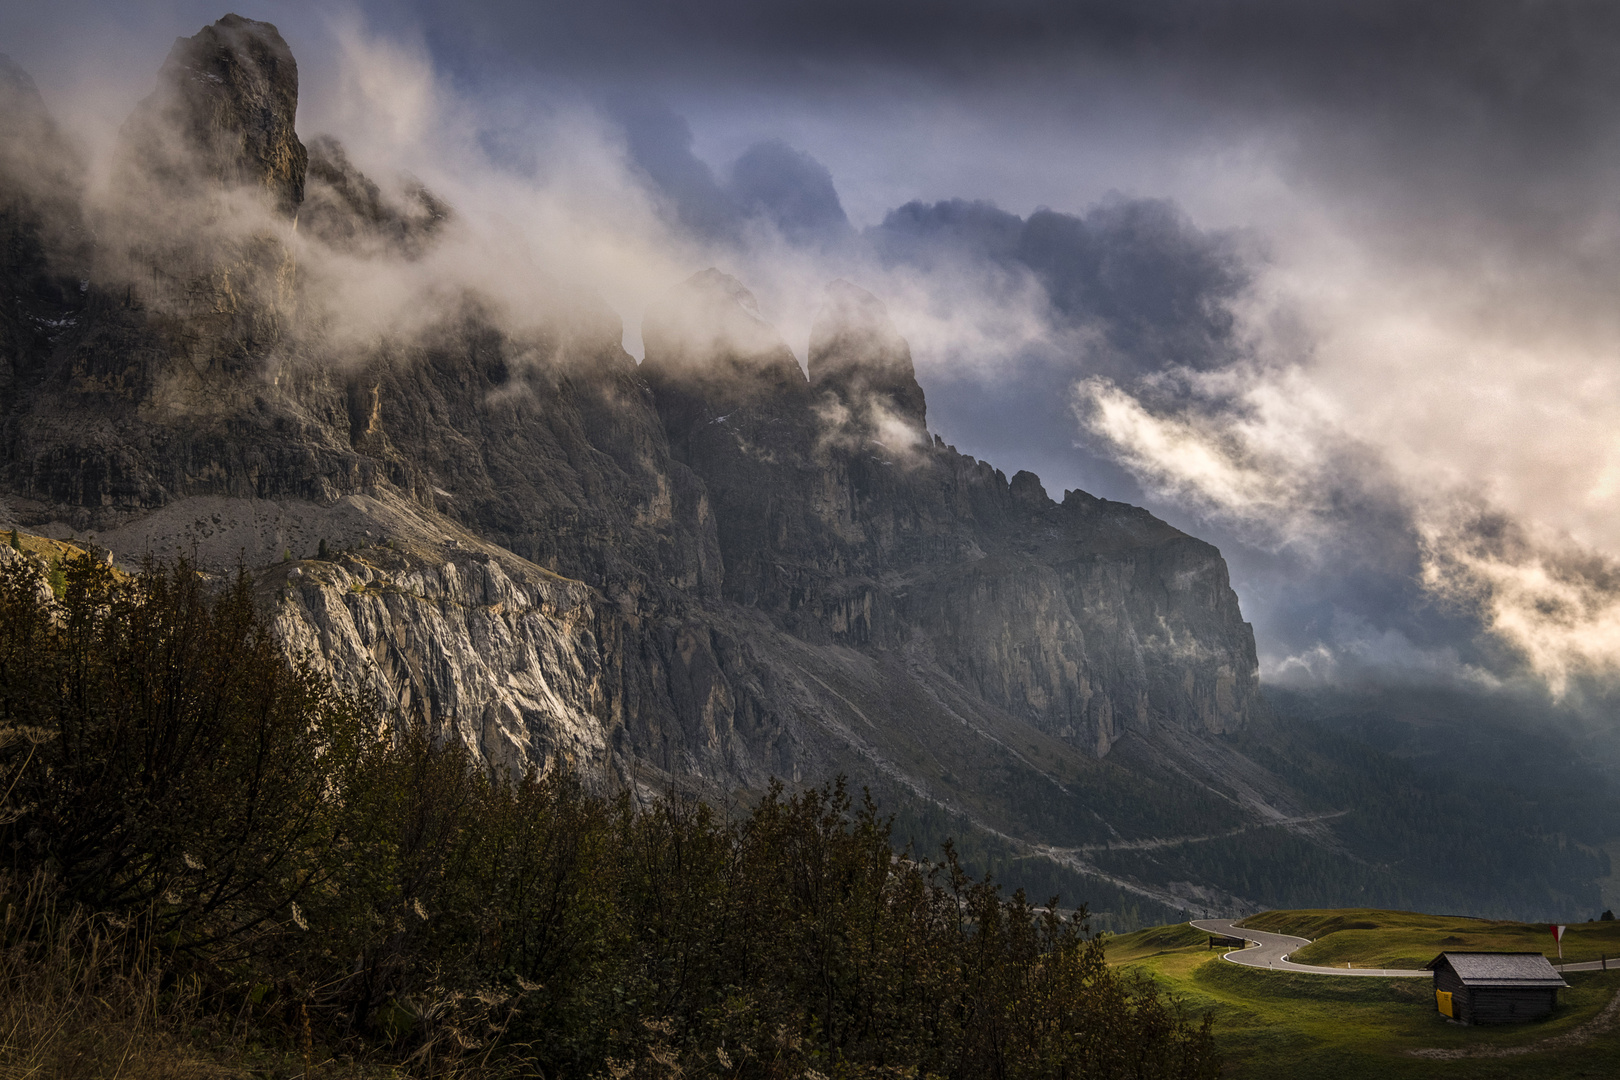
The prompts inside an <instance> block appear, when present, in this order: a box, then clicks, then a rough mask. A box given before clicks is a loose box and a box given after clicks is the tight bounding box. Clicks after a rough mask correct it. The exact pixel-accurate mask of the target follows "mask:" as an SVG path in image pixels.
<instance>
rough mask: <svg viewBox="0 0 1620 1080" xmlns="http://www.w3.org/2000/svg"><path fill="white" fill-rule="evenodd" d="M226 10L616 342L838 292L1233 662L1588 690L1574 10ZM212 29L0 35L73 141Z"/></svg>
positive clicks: (124, 20)
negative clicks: (1151, 573)
mask: <svg viewBox="0 0 1620 1080" xmlns="http://www.w3.org/2000/svg"><path fill="white" fill-rule="evenodd" d="M237 10H238V12H239V13H240V14H242V15H245V16H248V17H250V18H258V19H263V20H267V21H270V22H274V23H275V24H276V25H277V26H278V27H279V28H280V30H281V32H282V33H283V35H284V36H285V37H286V38H287V40H288V42H289V43H290V44H291V46H292V48H293V51H294V53H295V55H296V56H297V57H298V58H299V64H300V73H301V80H302V93H301V98H300V114H299V129H300V133H301V134H302V135H303V137H304V138H305V140H306V142H307V141H308V140H309V139H310V138H311V137H312V136H314V135H316V134H319V133H322V132H330V133H332V134H334V135H336V136H337V137H338V138H339V139H341V140H342V142H343V143H344V145H345V146H346V147H347V148H348V152H349V154H350V156H351V157H352V158H353V159H354V160H355V161H356V163H357V164H359V165H360V166H361V167H363V168H365V169H366V171H367V172H368V173H370V174H372V175H374V176H379V177H385V176H398V175H402V174H403V173H405V172H409V173H410V174H411V175H413V176H416V177H419V178H420V179H421V180H422V181H423V182H425V183H426V184H427V185H428V186H429V187H430V188H432V189H433V190H434V191H435V192H437V193H439V194H441V195H442V196H443V197H445V198H446V199H447V200H448V201H449V202H450V203H451V204H452V205H453V206H456V207H457V208H458V210H460V211H461V213H462V216H463V219H464V220H466V221H468V222H471V223H473V225H474V226H475V227H477V228H481V229H483V233H482V234H481V235H483V236H484V237H486V241H485V242H484V243H482V245H481V246H480V247H479V248H478V250H479V252H480V254H481V257H483V258H484V260H485V264H486V265H485V266H484V269H483V270H482V271H481V273H482V275H483V276H482V277H481V278H480V280H481V281H486V282H488V281H491V280H494V279H496V278H503V279H505V280H508V282H509V285H508V289H509V291H510V292H511V293H512V294H513V296H514V297H521V295H522V289H523V288H527V287H529V286H528V283H529V282H530V281H531V280H539V278H532V279H531V277H529V276H526V275H524V274H518V273H515V272H514V273H513V274H510V275H509V274H507V273H506V270H505V269H504V268H506V267H508V266H511V265H515V264H516V262H519V261H521V262H525V263H526V264H533V265H535V266H538V267H539V268H540V269H542V270H544V272H545V274H546V275H550V276H551V277H552V278H560V279H564V280H567V281H568V282H570V283H571V284H573V285H577V286H580V287H582V288H585V289H589V290H592V291H594V292H595V293H596V294H597V295H600V296H601V297H602V298H603V299H604V300H605V301H606V302H607V304H608V305H610V306H611V307H612V308H613V310H614V311H616V312H617V313H618V315H619V316H620V317H621V318H622V319H623V321H624V324H625V344H626V347H627V348H628V349H630V351H631V352H632V353H639V349H640V336H639V333H640V332H639V322H640V318H641V314H642V312H643V311H644V310H645V309H646V307H647V306H648V305H649V304H652V303H655V302H656V301H657V299H658V297H659V296H660V295H662V294H663V293H664V292H666V291H667V290H668V289H669V288H670V287H671V286H673V285H674V284H675V283H676V282H678V281H680V280H681V279H683V278H684V277H686V276H688V275H690V274H691V273H693V272H696V271H698V270H701V269H703V268H705V267H707V266H711V265H713V266H719V267H720V268H721V269H723V270H726V271H727V272H729V273H733V274H735V275H736V276H737V277H739V278H740V279H741V280H743V282H744V283H745V284H746V285H748V287H749V288H750V289H752V290H753V291H754V292H755V293H756V295H757V297H758V299H759V302H760V308H761V310H762V312H763V313H764V314H765V316H766V317H767V318H768V319H770V321H771V322H772V323H773V324H775V325H776V326H777V327H778V329H779V330H780V331H781V332H782V334H783V336H784V338H785V339H786V341H787V342H788V344H789V345H790V347H792V348H793V349H794V350H795V352H796V353H797V354H798V355H799V356H800V358H801V360H802V359H803V357H804V353H805V349H806V345H807V340H808V334H809V327H810V324H811V322H812V321H813V319H814V315H815V312H816V309H817V307H818V305H819V303H820V302H821V290H822V288H823V287H824V286H825V285H826V283H827V282H828V281H830V280H832V279H834V278H837V277H844V278H848V279H849V280H851V281H854V282H855V283H856V284H858V285H861V286H863V287H865V288H867V289H869V290H871V291H872V292H874V293H875V294H877V295H878V296H879V297H880V298H882V299H883V300H884V301H885V303H887V304H888V306H889V309H890V312H891V314H892V315H893V316H894V318H895V321H896V323H897V325H898V326H899V328H900V330H901V332H902V333H904V334H905V335H906V337H907V338H908V340H909V341H910V342H911V346H912V351H913V356H914V359H915V361H916V365H917V369H918V377H919V380H920V381H921V382H922V385H923V387H924V389H925V391H926V392H927V395H928V402H929V427H930V428H931V430H933V431H936V432H938V433H939V434H940V435H942V436H943V437H944V438H945V440H946V441H947V442H949V443H952V444H954V445H955V446H957V447H958V448H959V449H960V450H962V451H963V452H964V453H970V454H974V455H976V456H979V457H982V458H985V459H988V460H990V461H991V462H993V463H994V464H995V465H997V466H998V467H1000V468H1001V469H1003V470H1004V471H1005V472H1006V473H1007V474H1008V475H1009V476H1010V475H1012V473H1013V472H1015V471H1016V470H1018V469H1030V470H1032V471H1034V472H1036V473H1038V474H1039V475H1040V476H1041V478H1042V480H1043V482H1044V484H1045V486H1046V488H1047V490H1048V491H1049V492H1050V493H1052V494H1053V495H1054V496H1055V497H1058V498H1061V496H1062V492H1063V491H1064V490H1065V489H1068V488H1083V489H1085V490H1088V491H1091V492H1093V493H1095V494H1098V495H1102V496H1105V497H1110V498H1117V499H1123V500H1128V501H1131V502H1136V503H1140V504H1143V505H1146V506H1148V507H1149V508H1151V509H1152V510H1154V511H1155V512H1156V513H1158V514H1160V515H1161V516H1163V517H1165V518H1166V519H1167V520H1169V521H1171V522H1172V523H1174V524H1176V525H1177V526H1179V527H1181V528H1183V529H1185V530H1187V531H1189V532H1192V533H1194V534H1195V535H1199V536H1201V537H1204V538H1206V539H1208V540H1210V541H1211V542H1213V543H1215V544H1217V545H1218V546H1219V547H1220V548H1221V550H1222V552H1223V554H1224V555H1225V556H1226V557H1227V560H1228V562H1229V564H1230V566H1231V569H1232V576H1233V583H1234V586H1235V588H1236V589H1237V590H1238V593H1239V597H1240V600H1241V602H1242V605H1243V610H1244V612H1245V615H1246V617H1247V618H1249V619H1250V620H1251V621H1252V622H1253V624H1254V626H1255V632H1256V638H1257V643H1258V646H1259V650H1260V655H1261V662H1262V674H1263V676H1264V677H1265V678H1267V679H1269V680H1271V681H1274V682H1282V683H1291V684H1296V685H1323V684H1331V685H1338V684H1349V683H1354V682H1356V681H1358V680H1372V681H1375V682H1382V683H1388V682H1390V681H1400V680H1416V681H1425V682H1440V683H1448V684H1455V685H1462V686H1470V687H1485V688H1490V687H1515V686H1518V687H1531V688H1536V689H1538V690H1539V691H1540V692H1544V693H1546V694H1549V695H1551V696H1552V697H1554V698H1557V699H1561V700H1577V699H1583V698H1590V699H1592V700H1600V699H1607V695H1608V694H1609V692H1610V690H1609V688H1610V687H1612V686H1613V684H1614V680H1615V678H1616V676H1617V674H1620V563H1617V562H1616V560H1617V559H1620V513H1617V510H1620V363H1617V361H1620V304H1617V303H1615V300H1614V294H1615V292H1616V285H1617V284H1620V276H1617V275H1620V62H1617V61H1620V8H1616V7H1615V6H1614V5H1612V4H1604V3H1554V2H1543V3H1536V2H1523V0H1520V2H1512V3H1509V2H1505V0H1477V2H1471V3H1468V4H1443V3H1413V2H1410V0H1405V2H1393V0H1359V2H1348V0H1346V2H1338V0H1320V2H1313V3H1310V4H1300V3H1297V2H1293V0H1251V2H1242V0H1227V2H1212V0H1203V2H1155V0H1143V2H1126V0H1118V2H1112V3H1086V2H1075V0H1071V2H1067V3H1006V2H1002V3H996V4H968V3H952V2H933V3H926V4H925V3H920V2H911V3H885V2H873V0H867V2H863V3H858V4H857V3H839V2H834V3H827V2H820V3H808V2H800V3H776V4H759V3H744V2H742V0H687V2H683V3H681V4H667V3H653V2H647V0H610V2H598V3H592V4H578V3H556V2H553V3H547V2H527V3H520V2H508V3H497V2H480V0H458V2H456V3H448V2H442V0H414V2H406V3H396V4H382V3H365V2H358V3H355V4H353V5H351V6H348V7H334V6H333V5H331V4H313V3H300V2H272V3H261V4H257V5H254V6H252V7H250V8H239V9H237ZM224 11H225V9H223V8H219V7H216V6H212V5H204V4H197V3H190V2H173V3H148V2H142V0H124V2H120V3H116V4H113V3H90V2H84V0H57V2H54V3H52V4H35V5H23V4H15V3H14V4H6V5H4V6H0V52H4V53H6V54H8V55H10V56H11V57H12V58H13V59H14V60H15V61H16V62H17V63H18V64H20V65H21V66H22V67H24V68H25V69H27V70H28V71H29V73H30V74H31V75H32V76H33V78H34V79H35V81H36V82H37V83H38V85H39V88H40V91H41V93H42V94H43V96H44V98H45V100H46V102H47V104H48V106H49V107H50V108H51V109H52V111H53V112H54V113H55V114H56V115H57V117H58V119H59V120H60V121H61V122H62V123H63V125H64V127H66V128H68V129H69V130H70V131H71V132H73V133H74V135H75V137H76V138H78V139H79V140H81V142H82V144H83V145H84V147H85V148H86V153H87V155H88V156H89V157H90V158H91V159H92V160H93V161H94V160H104V159H105V158H106V156H107V148H108V147H109V146H110V145H111V144H112V140H113V139H114V137H115V136H116V132H117V130H118V126H119V125H120V124H121V123H122V121H123V118H124V117H125V116H127V115H128V112H129V110H130V109H131V108H132V106H133V104H134V102H135V101H137V100H138V99H139V98H141V97H142V96H144V95H145V94H146V93H148V92H149V91H150V88H151V87H152V85H153V77H154V74H155V71H156V69H157V66H158V65H159V64H160V63H161V61H162V58H163V56H164V55H165V53H166V52H167V50H168V47H169V45H170V44H171V43H172V41H173V40H174V38H175V37H177V36H180V35H189V34H192V33H195V32H196V30H198V29H199V28H200V27H201V26H203V25H204V24H206V23H208V22H211V21H213V20H214V19H216V18H218V17H219V16H220V15H222V14H224ZM513 282H515V283H517V284H511V283H513ZM520 286H521V287H520ZM516 302H520V301H516ZM356 303H357V304H358V303H363V298H361V299H358V300H357V301H356ZM391 311H392V309H387V308H386V307H381V308H379V315H378V318H379V319H383V320H386V319H387V318H392V317H395V315H394V314H391V313H390V312H391Z"/></svg>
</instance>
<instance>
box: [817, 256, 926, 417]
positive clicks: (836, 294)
mask: <svg viewBox="0 0 1620 1080" xmlns="http://www.w3.org/2000/svg"><path fill="white" fill-rule="evenodd" d="M809 366H810V384H811V386H812V387H814V388H816V389H818V390H826V391H830V392H831V393H833V394H834V395H836V396H837V397H838V398H839V399H840V400H841V402H842V403H843V404H844V405H845V406H846V407H848V408H850V409H851V410H852V411H854V412H856V413H860V412H863V411H867V410H869V409H872V408H877V409H880V410H882V411H883V412H884V413H887V414H889V415H892V416H894V417H897V418H898V419H900V420H901V421H903V422H904V423H906V424H908V425H912V426H915V427H917V428H919V429H923V428H925V427H926V423H927V413H928V406H927V402H926V400H925V399H924V397H923V389H922V387H921V386H920V385H919V384H918V382H917V372H916V369H915V367H913V365H912V362H911V348H910V346H908V345H907V344H906V339H905V338H903V337H901V336H900V332H899V331H898V330H896V329H895V326H894V322H893V320H891V319H890V318H889V309H888V308H887V307H885V306H884V304H883V301H881V300H879V299H878V298H877V297H876V296H873V295H872V294H871V293H869V292H867V291H866V290H865V289H862V288H860V287H859V286H856V285H852V284H850V283H849V282H848V281H845V280H844V279H842V278H839V279H838V280H836V281H834V282H832V284H830V285H828V286H827V291H826V298H825V300H824V301H823V303H822V307H821V312H820V313H819V314H818V315H817V316H816V321H815V324H814V325H813V326H812V327H811V329H810V364H809Z"/></svg>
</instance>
